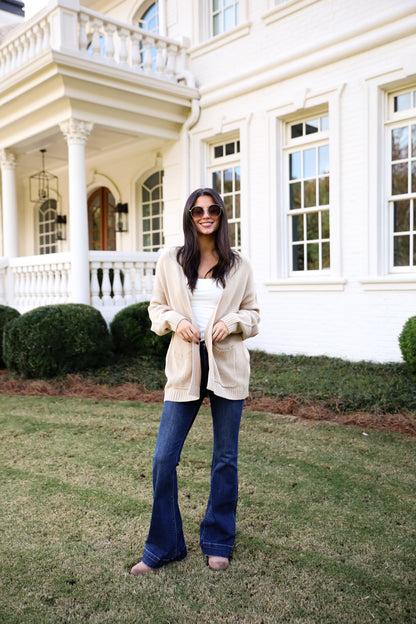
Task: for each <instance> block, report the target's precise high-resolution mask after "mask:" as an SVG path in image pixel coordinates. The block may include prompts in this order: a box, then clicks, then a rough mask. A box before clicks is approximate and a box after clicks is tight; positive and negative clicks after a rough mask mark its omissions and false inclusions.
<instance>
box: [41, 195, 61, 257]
mask: <svg viewBox="0 0 416 624" xmlns="http://www.w3.org/2000/svg"><path fill="white" fill-rule="evenodd" d="M56 214H57V213H56V200H55V199H47V200H46V201H45V202H43V204H41V205H40V206H39V210H38V228H39V229H38V232H39V253H40V254H50V253H55V252H56V251H57V246H56V231H55V230H56Z"/></svg>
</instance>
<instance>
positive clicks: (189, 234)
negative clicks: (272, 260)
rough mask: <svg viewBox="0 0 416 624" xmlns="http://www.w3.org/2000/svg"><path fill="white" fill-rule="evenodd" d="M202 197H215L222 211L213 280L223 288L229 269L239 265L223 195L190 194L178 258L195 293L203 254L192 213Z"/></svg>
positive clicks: (206, 191)
mask: <svg viewBox="0 0 416 624" xmlns="http://www.w3.org/2000/svg"><path fill="white" fill-rule="evenodd" d="M201 195H208V196H209V197H212V199H213V201H214V204H218V206H221V208H222V213H221V216H220V224H219V226H218V230H217V231H216V232H215V250H216V252H217V254H218V262H217V264H216V265H215V266H214V267H213V269H212V271H211V276H212V278H213V279H215V280H216V282H217V284H221V285H222V287H223V288H225V280H226V277H227V275H228V273H229V272H230V269H231V268H232V267H233V266H234V265H235V264H236V262H238V255H237V254H236V252H235V251H233V250H232V249H231V244H230V237H229V234H228V220H227V212H226V210H225V206H224V202H223V200H222V197H221V195H220V194H219V193H217V191H216V190H215V189H213V188H200V189H196V190H195V191H194V192H193V193H191V194H190V196H189V197H188V199H187V201H186V204H185V208H184V211H183V233H184V237H185V242H184V245H183V246H182V247H179V249H178V253H177V255H176V258H177V260H178V262H179V264H180V265H181V267H182V268H183V271H184V273H185V276H186V278H187V280H188V285H189V288H190V289H191V291H192V292H193V291H194V289H195V286H196V282H197V279H198V267H199V265H200V262H201V252H200V249H199V242H198V233H197V231H196V228H195V224H194V221H193V219H192V216H191V213H190V212H189V210H190V209H191V208H192V207H193V206H194V205H195V202H196V200H197V199H198V197H201Z"/></svg>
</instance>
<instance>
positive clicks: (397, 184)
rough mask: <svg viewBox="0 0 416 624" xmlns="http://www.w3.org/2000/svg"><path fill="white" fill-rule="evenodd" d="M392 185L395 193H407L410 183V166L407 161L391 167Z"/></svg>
mask: <svg viewBox="0 0 416 624" xmlns="http://www.w3.org/2000/svg"><path fill="white" fill-rule="evenodd" d="M391 173H392V176H391V187H392V190H391V192H392V194H393V195H403V194H405V193H407V189H408V184H407V177H408V167H407V163H400V164H398V165H392V168H391Z"/></svg>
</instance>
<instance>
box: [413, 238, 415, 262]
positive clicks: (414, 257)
mask: <svg viewBox="0 0 416 624" xmlns="http://www.w3.org/2000/svg"><path fill="white" fill-rule="evenodd" d="M413 266H416V234H415V235H414V236H413Z"/></svg>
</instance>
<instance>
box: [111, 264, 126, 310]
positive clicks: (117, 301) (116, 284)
mask: <svg viewBox="0 0 416 624" xmlns="http://www.w3.org/2000/svg"><path fill="white" fill-rule="evenodd" d="M122 269H123V263H122V262H115V263H114V280H113V293H114V299H113V303H114V305H116V306H121V305H123V303H124V301H123V285H122V283H121V271H122Z"/></svg>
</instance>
